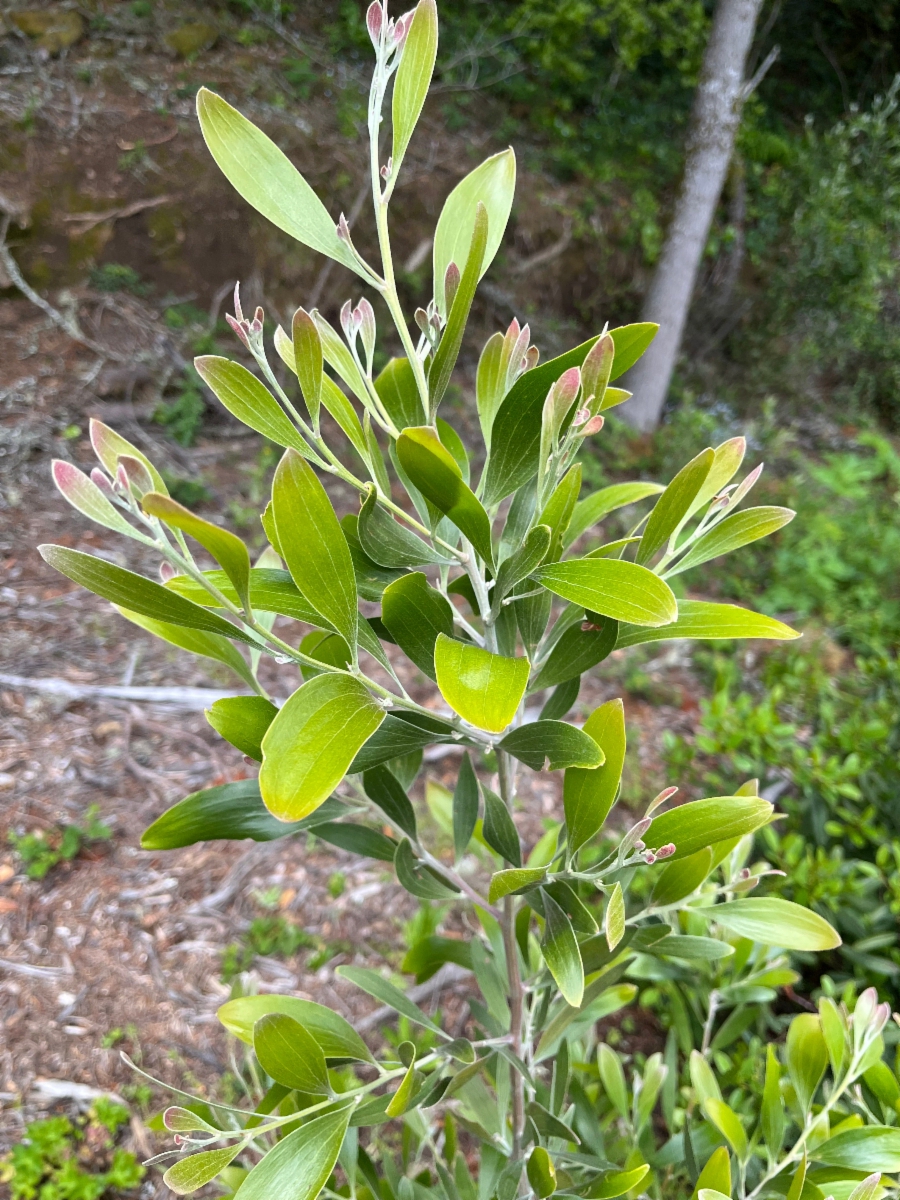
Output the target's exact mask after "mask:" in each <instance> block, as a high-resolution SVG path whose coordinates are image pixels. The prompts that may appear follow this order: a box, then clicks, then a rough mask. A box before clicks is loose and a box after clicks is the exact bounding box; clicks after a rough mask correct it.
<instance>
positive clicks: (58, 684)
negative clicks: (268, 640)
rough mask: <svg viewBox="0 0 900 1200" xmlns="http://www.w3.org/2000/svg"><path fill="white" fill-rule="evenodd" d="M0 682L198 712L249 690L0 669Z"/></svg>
mask: <svg viewBox="0 0 900 1200" xmlns="http://www.w3.org/2000/svg"><path fill="white" fill-rule="evenodd" d="M0 685H3V686H4V687H9V688H23V689H28V690H30V691H33V692H43V693H44V694H45V695H48V696H59V697H61V698H63V699H66V700H131V701H136V702H138V703H141V702H143V703H144V704H162V705H165V706H167V707H170V708H181V709H186V710H187V711H188V712H202V711H203V709H205V708H209V706H210V705H211V704H214V703H215V701H216V700H226V699H228V697H230V696H236V695H245V694H249V693H242V692H235V691H234V689H233V688H232V689H231V690H228V691H220V690H219V689H218V688H201V687H130V686H124V685H123V686H115V685H111V686H109V687H102V686H100V685H97V684H90V683H72V682H70V681H69V680H68V679H52V678H51V679H34V678H32V677H30V676H28V675H6V674H4V673H2V672H0Z"/></svg>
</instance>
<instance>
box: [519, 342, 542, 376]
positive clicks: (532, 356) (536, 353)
mask: <svg viewBox="0 0 900 1200" xmlns="http://www.w3.org/2000/svg"><path fill="white" fill-rule="evenodd" d="M540 357H541V352H540V350H538V348H537V346H529V347H528V349H527V350H526V352H525V365H524V367H523V368H522V370H523V371H531V370H533V369H534V368H535V367H536V366H537V365H538V359H539V358H540Z"/></svg>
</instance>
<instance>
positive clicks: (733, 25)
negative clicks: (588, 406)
mask: <svg viewBox="0 0 900 1200" xmlns="http://www.w3.org/2000/svg"><path fill="white" fill-rule="evenodd" d="M763 3H764V0H719V3H718V5H717V7H716V14H715V17H714V19H713V26H712V30H711V32H710V35H709V42H708V43H707V46H706V52H705V53H704V56H703V69H702V72H701V75H700V83H699V84H698V86H697V93H696V95H695V97H694V107H693V111H692V112H691V124H690V130H689V133H688V140H687V148H686V157H685V166H684V177H683V179H682V182H681V188H680V190H679V193H678V199H677V201H676V204H675V212H674V214H673V217H672V223H671V225H670V227H669V231H668V233H667V235H666V240H665V243H664V245H663V249H662V253H661V254H660V258H659V262H658V264H657V267H656V272H655V274H654V276H653V282H652V283H651V285H650V290H649V292H648V293H647V297H646V300H645V301H644V310H643V313H642V319H643V320H645V321H658V322H659V325H660V330H659V333H658V334H657V335H656V337H655V339H654V341H653V343H652V344H651V346H650V349H649V350H648V351H647V352H646V354H645V355H644V357H643V358H642V359H641V360H640V362H638V363H637V365H636V366H635V367H634V368H633V369H632V371H631V372H629V375H628V377H627V378H626V380H625V386H626V387H628V389H629V390H630V391H632V392H634V399H633V400H630V401H629V402H628V404H626V405H625V406H624V408H623V409H622V415H623V417H624V418H625V419H626V420H627V421H628V422H629V423H630V424H631V425H634V426H635V427H636V428H638V429H641V430H645V431H646V430H651V429H655V428H656V425H657V424H658V422H659V418H660V415H661V414H662V410H663V405H664V404H665V400H666V393H667V392H668V390H669V383H670V381H671V378H672V371H673V369H674V367H675V360H676V358H677V357H678V350H679V347H680V346H681V338H682V335H683V333H684V326H685V322H686V320H687V315H688V309H689V308H690V303H691V295H692V293H693V290H694V284H695V282H696V279H697V271H698V269H699V266H700V260H701V258H702V256H703V250H704V247H705V246H706V240H707V238H708V237H709V230H710V226H711V225H712V220H713V217H714V215H715V211H716V206H717V204H718V203H719V197H720V196H721V194H722V187H723V185H724V183H725V178H726V175H727V173H728V164H729V162H730V160H731V154H732V150H733V149H734V139H735V135H736V133H737V129H738V125H739V124H740V119H741V105H742V103H743V100H744V94H745V85H744V68H745V64H746V61H747V54H748V52H749V50H750V44H751V42H752V41H753V33H754V30H755V29H756V20H757V17H758V16H759V12H760V9H761V8H762V6H763Z"/></svg>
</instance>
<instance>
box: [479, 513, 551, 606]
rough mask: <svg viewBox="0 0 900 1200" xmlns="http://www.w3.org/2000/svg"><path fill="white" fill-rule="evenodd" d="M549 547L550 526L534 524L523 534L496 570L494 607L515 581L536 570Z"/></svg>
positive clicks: (519, 581) (510, 589)
mask: <svg viewBox="0 0 900 1200" xmlns="http://www.w3.org/2000/svg"><path fill="white" fill-rule="evenodd" d="M549 548H550V526H549V525H535V526H534V527H533V528H532V529H529V531H528V533H527V534H526V535H525V540H524V542H523V543H522V545H521V546H520V547H519V549H518V550H516V551H515V552H514V553H512V554H511V555H510V556H509V558H505V559H504V560H503V562H502V563H501V564H500V569H499V571H498V572H497V582H496V583H495V584H494V592H493V601H494V608H495V609H496V608H497V606H498V605H499V603H500V600H502V599H503V597H504V596H508V595H509V593H510V592H511V591H512V589H513V588H514V587H515V585H516V584H517V583H521V582H522V580H523V579H526V578H527V577H528V576H529V575H530V574H531V573H532V571H535V570H537V568H538V567H539V566H540V565H541V563H542V562H543V561H544V558H545V557H546V554H547V551H548V550H549Z"/></svg>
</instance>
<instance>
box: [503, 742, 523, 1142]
mask: <svg viewBox="0 0 900 1200" xmlns="http://www.w3.org/2000/svg"><path fill="white" fill-rule="evenodd" d="M507 757H508V756H507V755H506V753H505V752H504V751H503V750H498V751H497V765H498V778H499V786H500V797H501V799H502V800H503V803H504V804H505V805H506V807H507V808H511V807H512V796H511V795H510V789H509V778H510V773H509V763H508V762H507V761H505V760H506V759H507ZM500 927H501V929H502V930H503V949H504V951H505V953H506V975H507V980H508V984H509V1023H510V1034H511V1038H510V1045H511V1047H512V1051H513V1053H514V1054H515V1055H517V1057H519V1058H521V1057H522V1025H523V1017H524V989H523V987H522V975H521V972H520V971H519V947H518V944H517V942H516V901H515V898H514V897H513V896H506V897H505V898H504V900H503V917H502V919H501V921H500ZM524 1133H525V1079H524V1076H522V1075H521V1074H520V1073H519V1072H518V1071H513V1073H512V1158H513V1159H517V1158H519V1157H521V1154H522V1139H523V1135H524Z"/></svg>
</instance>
